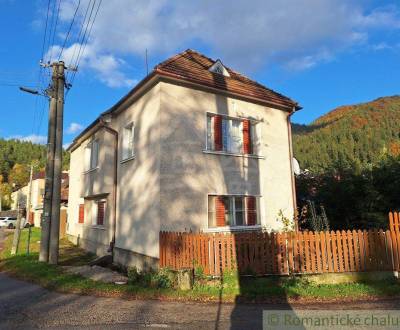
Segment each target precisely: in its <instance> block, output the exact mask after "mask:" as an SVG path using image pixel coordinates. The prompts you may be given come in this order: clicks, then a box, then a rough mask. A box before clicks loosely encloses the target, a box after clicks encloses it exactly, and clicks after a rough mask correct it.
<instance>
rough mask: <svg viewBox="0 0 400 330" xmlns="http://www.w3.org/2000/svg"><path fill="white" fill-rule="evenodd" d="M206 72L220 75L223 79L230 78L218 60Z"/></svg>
mask: <svg viewBox="0 0 400 330" xmlns="http://www.w3.org/2000/svg"><path fill="white" fill-rule="evenodd" d="M208 71H210V72H213V73H217V74H222V75H223V76H225V77H230V74H229V72H228V70H227V69H225V67H224V65H223V64H222V62H221V61H220V60H216V61H215V63H214V64H213V65H212V66H211V67H210V68H209V69H208Z"/></svg>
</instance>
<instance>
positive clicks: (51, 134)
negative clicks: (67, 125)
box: [39, 64, 64, 262]
mask: <svg viewBox="0 0 400 330" xmlns="http://www.w3.org/2000/svg"><path fill="white" fill-rule="evenodd" d="M52 69H53V72H52V76H51V79H52V84H51V86H50V87H49V89H48V90H47V95H48V96H49V97H50V109H49V127H48V133H47V161H46V178H45V186H44V199H43V214H42V219H41V228H42V231H41V238H40V253H39V261H43V262H48V261H49V245H50V219H51V207H52V200H53V177H54V152H55V136H56V116H57V90H58V77H57V73H58V67H57V66H56V65H54V64H53V66H52ZM63 88H64V86H63Z"/></svg>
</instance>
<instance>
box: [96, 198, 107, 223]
mask: <svg viewBox="0 0 400 330" xmlns="http://www.w3.org/2000/svg"><path fill="white" fill-rule="evenodd" d="M105 204H106V203H105V202H98V203H97V224H98V225H99V226H102V225H104V209H105V207H104V206H105Z"/></svg>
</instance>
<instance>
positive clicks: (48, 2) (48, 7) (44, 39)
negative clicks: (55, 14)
mask: <svg viewBox="0 0 400 330" xmlns="http://www.w3.org/2000/svg"><path fill="white" fill-rule="evenodd" d="M49 12H50V0H48V1H47V15H46V25H45V28H44V34H43V42H42V55H41V56H40V60H41V61H43V56H44V49H45V44H46V36H47V24H48V21H49ZM39 71H41V70H39Z"/></svg>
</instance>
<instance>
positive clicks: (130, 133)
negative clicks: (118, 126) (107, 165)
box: [122, 122, 135, 161]
mask: <svg viewBox="0 0 400 330" xmlns="http://www.w3.org/2000/svg"><path fill="white" fill-rule="evenodd" d="M134 157H135V124H134V123H133V122H132V123H129V124H128V125H126V126H125V127H124V129H123V134H122V161H126V160H129V159H132V158H134Z"/></svg>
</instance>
